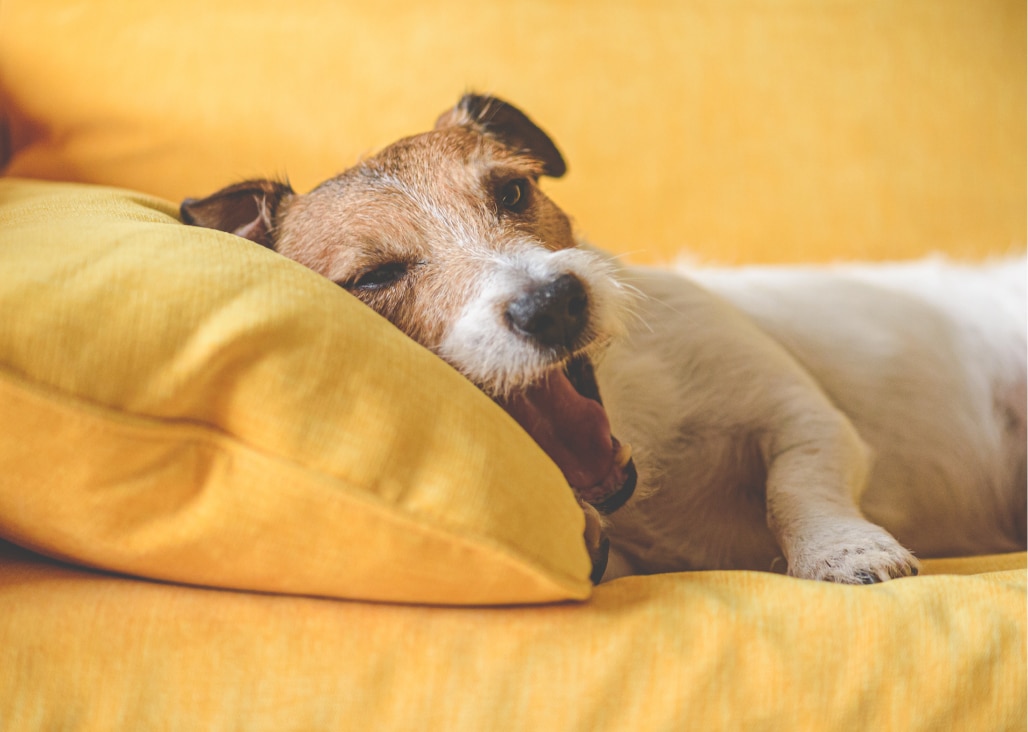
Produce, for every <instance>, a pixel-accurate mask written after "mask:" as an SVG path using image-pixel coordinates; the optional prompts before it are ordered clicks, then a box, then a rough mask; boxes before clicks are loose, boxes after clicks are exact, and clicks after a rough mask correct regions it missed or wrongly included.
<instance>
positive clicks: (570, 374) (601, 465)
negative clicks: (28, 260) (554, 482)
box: [440, 247, 637, 513]
mask: <svg viewBox="0 0 1028 732" xmlns="http://www.w3.org/2000/svg"><path fill="white" fill-rule="evenodd" d="M490 264H491V267H489V268H488V269H487V270H486V273H485V274H484V276H483V277H482V279H481V280H480V281H479V282H478V283H477V288H476V289H477V292H476V294H475V295H474V296H473V297H471V298H470V299H469V301H468V304H467V305H466V306H465V308H464V311H463V312H462V313H461V316H460V317H459V318H458V319H457V321H456V322H455V323H454V324H453V326H452V327H451V328H450V329H449V330H448V332H447V334H446V337H445V338H444V340H443V343H442V345H441V348H440V355H441V356H442V357H443V358H444V359H446V360H447V361H449V362H450V363H451V364H452V365H454V366H455V367H456V368H457V369H458V370H459V371H461V372H462V373H463V374H464V375H465V376H467V377H468V378H469V379H470V380H471V381H473V382H474V383H476V384H477V385H478V386H479V387H480V388H481V389H482V390H483V391H485V392H486V393H487V394H489V395H490V396H492V397H493V399H495V400H496V402H497V403H498V404H500V406H502V407H503V408H504V409H505V410H506V411H507V412H508V413H509V414H510V415H511V416H512V417H513V418H514V419H515V420H516V421H517V422H518V423H519V424H520V425H521V426H522V428H524V429H525V431H527V432H528V433H529V435H531V436H532V438H533V439H534V440H535V441H536V442H537V443H538V444H539V446H540V447H541V448H542V449H543V450H544V451H545V452H546V453H547V454H548V455H549V456H550V458H551V459H552V460H553V461H554V462H555V463H556V464H557V465H558V467H560V469H561V471H562V472H563V473H564V477H565V478H566V479H567V481H568V483H569V484H570V485H571V487H572V488H573V489H574V490H575V492H576V494H577V495H578V497H579V498H580V499H582V500H584V501H586V502H588V503H590V504H591V505H593V506H594V507H596V508H597V510H599V511H600V513H612V512H613V511H616V510H617V509H618V508H620V507H621V506H622V505H624V503H625V502H626V501H627V500H628V499H629V498H630V497H631V496H632V493H633V491H634V489H635V483H636V479H637V475H636V470H635V465H634V463H633V462H632V460H631V449H630V448H629V447H628V446H627V445H623V444H622V443H621V442H619V441H618V439H617V438H616V437H614V436H613V435H612V430H611V425H610V421H609V419H608V418H607V413H606V410H605V409H604V407H603V402H602V398H601V395H600V391H599V387H598V386H597V383H596V377H595V372H594V362H596V361H597V359H600V358H602V354H603V351H604V350H605V348H606V346H607V345H608V344H609V342H610V341H611V339H612V338H615V337H617V336H618V335H620V334H621V333H623V331H624V321H625V318H626V317H627V314H628V312H629V311H630V305H631V300H632V294H631V290H630V289H629V288H628V287H626V286H625V285H624V284H623V283H622V282H621V280H620V279H619V278H618V276H617V271H616V266H615V265H614V264H613V262H612V261H610V260H609V259H606V258H605V257H603V256H601V255H600V254H598V253H596V252H594V251H591V250H588V249H584V248H575V249H566V250H561V251H559V252H551V251H548V250H545V249H542V248H541V247H531V248H526V249H524V250H522V251H520V252H517V253H513V254H506V255H497V256H496V257H495V258H494V261H493V262H491V263H490ZM565 274H571V275H574V276H575V277H577V278H578V279H579V280H581V281H582V282H583V283H584V284H585V287H586V291H587V296H588V319H587V323H586V325H585V328H584V329H583V331H582V333H581V334H580V335H579V336H578V337H577V338H576V342H575V343H574V344H568V345H566V346H565V345H562V346H560V347H552V346H542V345H540V344H538V343H535V342H533V341H532V340H531V339H529V338H526V337H525V336H524V335H523V334H519V333H517V332H516V331H515V330H514V329H512V328H510V327H509V324H508V323H506V322H505V320H504V314H503V313H504V311H505V308H506V304H507V303H509V302H510V301H511V300H512V299H513V298H514V297H516V296H517V294H518V293H519V292H521V291H523V290H524V289H525V288H526V287H530V286H532V285H533V284H534V283H539V282H545V281H547V280H552V279H555V278H556V277H559V276H562V275H565Z"/></svg>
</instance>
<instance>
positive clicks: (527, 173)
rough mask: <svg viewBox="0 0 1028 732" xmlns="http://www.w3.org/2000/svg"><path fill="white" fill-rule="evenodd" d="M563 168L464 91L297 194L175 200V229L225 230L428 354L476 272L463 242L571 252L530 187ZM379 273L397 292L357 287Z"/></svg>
mask: <svg viewBox="0 0 1028 732" xmlns="http://www.w3.org/2000/svg"><path fill="white" fill-rule="evenodd" d="M565 170H566V167H565V164H564V161H563V158H562V157H561V155H560V153H559V151H558V150H557V149H556V147H555V146H554V145H553V143H552V142H551V141H550V139H549V138H548V137H547V136H546V135H545V134H544V133H542V132H541V130H539V129H538V128H537V127H536V126H535V125H534V124H533V123H531V122H530V121H529V120H528V119H527V118H526V117H525V116H524V115H523V114H522V113H521V112H519V111H518V110H517V109H515V108H514V107H511V106H510V105H507V104H506V103H504V102H502V101H499V100H495V99H492V98H489V97H479V96H475V95H467V96H465V97H464V98H463V99H462V100H461V102H460V103H459V104H458V105H457V106H456V107H455V108H454V109H452V110H450V111H449V112H446V113H444V114H443V115H442V116H441V117H440V118H439V120H438V121H437V123H436V127H435V129H433V130H432V131H430V132H426V133H423V134H420V135H415V136H413V137H408V138H405V139H402V140H400V141H398V142H396V143H394V144H392V145H390V146H389V147H387V148H385V149H384V150H382V151H381V152H379V153H378V154H377V155H375V156H373V157H370V158H368V159H366V160H363V161H362V162H360V163H359V164H357V165H355V166H354V167H352V168H350V169H349V170H347V171H345V172H343V173H342V174H340V175H338V176H336V177H335V178H332V179H330V180H328V181H326V182H324V183H322V184H321V185H319V186H318V187H317V188H315V189H314V190H312V191H311V192H309V193H307V194H297V193H295V192H294V191H293V190H292V188H291V187H289V186H288V185H287V184H284V183H278V182H275V181H268V180H253V181H246V182H243V183H238V184H236V185H233V186H230V187H229V188H226V189H224V190H223V191H220V192H219V193H216V194H215V195H213V196H210V197H208V198H206V199H203V200H202V201H195V200H189V201H186V202H185V203H184V204H183V206H182V213H183V218H184V220H186V222H187V223H192V224H196V225H200V226H207V227H210V228H217V229H222V230H228V231H233V233H236V234H239V235H240V236H244V237H246V238H249V239H252V240H254V241H257V242H259V243H261V244H263V245H264V246H268V247H270V248H274V249H275V250H276V251H278V252H279V253H281V254H283V255H285V256H286V257H289V258H290V259H293V260H295V261H297V262H299V263H300V264H303V265H304V266H306V267H309V268H310V269H312V270H314V271H315V272H318V273H319V274H322V275H324V276H325V277H328V278H329V279H331V280H333V281H335V282H337V283H339V284H340V285H341V286H343V287H344V288H346V289H347V290H349V291H350V292H352V293H353V294H354V295H356V296H357V297H358V298H360V299H361V300H363V301H364V302H365V303H366V304H368V305H370V306H371V307H372V308H374V309H375V310H376V311H378V312H379V313H381V314H382V315H384V316H385V317H386V318H388V319H389V320H391V321H392V322H393V323H394V324H396V325H397V326H398V327H399V328H400V329H401V330H403V331H404V332H405V333H407V334H408V335H409V336H411V337H412V338H413V339H414V340H416V341H418V342H419V343H421V344H422V345H424V346H427V347H428V348H429V349H432V350H436V351H438V348H439V345H440V341H441V338H442V328H443V326H444V325H445V324H447V323H451V322H453V320H454V319H455V318H456V316H457V314H458V313H459V311H460V309H461V307H462V305H463V304H464V297H463V294H464V293H463V292H462V290H461V288H460V287H459V283H461V282H467V281H469V280H471V279H473V278H474V277H475V275H476V269H477V268H476V266H475V263H474V257H475V256H477V255H480V253H476V252H474V251H471V250H470V248H469V247H468V244H469V243H470V242H475V241H477V242H480V243H481V245H482V250H483V251H486V250H491V251H495V252H502V251H503V250H504V248H505V247H508V246H509V244H508V243H509V242H514V241H517V240H519V239H523V238H530V239H532V240H533V241H535V242H538V243H540V244H542V245H543V246H545V247H547V248H549V249H552V250H557V249H564V248H569V247H573V246H575V244H576V242H575V239H574V236H573V234H572V229H571V224H570V222H569V221H568V218H567V216H565V214H564V213H563V211H561V210H560V208H558V207H557V206H556V205H555V204H554V203H553V202H552V201H551V200H550V199H549V198H547V197H546V195H545V194H544V193H543V192H542V190H541V189H540V188H539V186H538V185H537V181H538V179H539V177H540V176H543V175H550V176H560V175H563V174H564V172H565ZM517 182H523V183H524V188H523V190H522V192H521V196H522V197H521V200H519V201H518V202H517V205H516V207H514V208H511V207H509V206H505V205H504V203H503V199H504V195H505V192H506V191H508V188H507V186H509V185H510V184H511V183H517ZM412 201H416V202H417V204H416V205H414V204H412V203H411V202H412ZM426 212H432V213H433V214H434V215H430V216H426ZM456 227H459V229H460V230H459V231H456V230H455V228H456ZM354 244H359V246H354ZM429 252H431V257H429V256H428V255H429ZM383 268H385V269H383ZM389 268H395V270H394V271H396V272H399V270H400V269H402V270H404V271H403V273H402V277H401V281H400V282H398V283H397V285H398V286H393V287H388V288H385V287H382V288H374V287H366V286H361V282H362V278H365V277H367V276H368V275H370V274H371V273H375V272H381V271H384V272H385V275H383V276H386V275H388V274H389V272H390V269H389ZM480 386H483V387H487V385H485V384H480Z"/></svg>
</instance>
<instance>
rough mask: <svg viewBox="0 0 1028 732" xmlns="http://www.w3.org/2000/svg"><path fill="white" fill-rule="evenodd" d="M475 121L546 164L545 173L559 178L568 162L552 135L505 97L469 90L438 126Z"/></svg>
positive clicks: (504, 142) (505, 142) (508, 143)
mask: <svg viewBox="0 0 1028 732" xmlns="http://www.w3.org/2000/svg"><path fill="white" fill-rule="evenodd" d="M454 125H471V126H473V127H476V128H478V129H479V130H481V131H482V132H484V133H485V134H487V135H490V136H491V137H494V138H496V139H497V140H499V141H500V142H502V143H503V144H504V145H507V146H508V147H511V148H513V149H515V150H519V151H521V152H525V153H528V154H529V155H531V156H532V157H534V158H536V159H537V160H539V161H540V162H542V164H543V173H544V174H545V175H549V176H552V177H554V178H559V177H561V176H562V175H564V173H566V172H567V169H568V168H567V164H566V163H565V162H564V157H563V156H562V155H561V154H560V150H558V149H557V146H556V145H555V144H553V140H551V139H550V137H549V135H547V134H546V133H545V132H543V131H542V130H541V129H539V126H538V125H537V124H536V123H535V122H533V121H532V120H530V119H529V118H528V115H526V114H525V113H524V112H522V111H521V110H520V109H518V108H517V107H515V106H514V105H513V104H508V103H507V102H505V101H503V100H502V99H497V98H496V97H490V96H486V95H482V94H465V95H464V96H463V97H461V100H460V101H459V102H457V106H456V107H454V108H453V109H450V110H447V111H446V112H444V113H443V114H442V115H441V116H440V117H439V119H438V120H436V123H435V126H436V129H439V128H442V127H452V126H454Z"/></svg>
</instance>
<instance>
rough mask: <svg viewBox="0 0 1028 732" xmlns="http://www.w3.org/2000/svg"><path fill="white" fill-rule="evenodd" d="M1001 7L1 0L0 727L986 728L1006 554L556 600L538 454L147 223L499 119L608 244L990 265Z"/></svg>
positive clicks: (739, 576) (359, 310) (505, 426)
mask: <svg viewBox="0 0 1028 732" xmlns="http://www.w3.org/2000/svg"><path fill="white" fill-rule="evenodd" d="M1025 54H1026V51H1025V6H1024V3H1023V2H1008V1H1006V0H1002V1H1001V0H995V1H991V0H990V1H987V2H981V3H967V2H963V0H918V1H915V2H905V3H894V2H891V1H887V0H868V1H867V2H860V3H857V2H849V1H845V2H844V1H843V0H832V1H830V2H822V1H816V2H815V0H782V2H779V3H766V2H762V1H758V0H740V1H739V2H733V3H718V2H713V1H708V0H686V1H683V2H671V1H670V0H664V1H661V0H652V1H650V0H644V1H642V2H636V3H631V4H629V3H616V2H606V1H605V0H601V1H599V2H598V1H597V0H589V2H585V1H584V0H568V1H567V2H559V3H554V2H545V1H543V0H529V1H528V2H525V3H520V4H517V5H512V6H506V5H493V4H486V3H473V2H458V1H457V0H446V1H444V2H442V3H438V4H434V5H424V4H417V3H412V2H409V0H381V2H378V3H373V4H372V3H365V4H356V3H327V2H318V1H317V0H294V1H293V2H290V3H279V2H271V1H270V0H250V1H249V2H245V3H244V2H239V1H238V0H205V1H204V2H199V1H198V0H180V2H177V3H173V4H168V3H159V2H155V0H139V1H138V2H134V3H121V2H115V1H114V0H94V1H92V2H85V0H4V2H2V3H0V164H2V165H3V166H4V167H3V171H4V176H3V178H0V313H2V315H0V649H2V650H0V659H2V661H3V663H2V664H0V729H2V730H5V731H7V730H15V731H21V730H50V729H69V730H70V729H74V730H111V729H125V730H164V729H168V730H197V729H204V730H223V729H225V730H227V729H233V730H235V729H243V730H349V729H352V730H411V729H433V730H435V729H438V730H476V731H479V730H492V729H497V730H680V729H769V730H805V729H824V730H848V729H852V730H866V729H904V730H918V729H923V730H938V729H975V730H984V729H1003V730H1006V729H1011V730H1013V729H1022V730H1023V729H1024V728H1025V725H1026V723H1028V720H1026V693H1025V689H1026V684H1028V674H1026V642H1028V639H1026V627H1025V626H1026V602H1025V597H1026V594H1025V593H1026V569H1025V565H1026V559H1025V555H1024V554H1023V553H1022V554H1013V555H1004V556H993V557H970V558H949V559H934V560H931V559H930V560H927V561H925V570H926V571H925V572H924V573H923V574H922V575H921V576H919V577H916V578H908V579H903V580H897V581H894V582H890V583H887V584H884V585H880V586H872V587H840V586H833V585H828V584H822V583H814V582H806V581H800V580H794V579H790V578H787V577H783V576H779V575H774V574H769V573H753V572H696V573H682V574H671V575H659V576H650V577H632V578H625V579H622V580H617V581H615V582H611V583H609V584H606V585H601V586H599V587H596V588H593V587H592V586H591V585H590V584H589V582H588V575H589V569H590V567H589V561H588V557H587V555H586V553H585V549H584V547H583V545H582V540H581V533H582V526H583V523H582V517H581V513H580V511H579V510H578V509H577V506H576V503H575V501H574V499H573V497H572V496H571V494H570V491H569V489H568V488H567V486H566V485H565V484H564V482H563V479H562V477H561V475H560V472H559V470H557V469H556V467H555V466H554V465H552V463H550V462H549V460H548V459H547V458H546V456H545V455H544V454H543V453H541V452H540V451H539V450H538V448H536V446H535V445H534V444H533V443H532V442H531V440H530V439H529V438H528V437H527V436H525V435H524V434H523V433H522V432H521V431H520V430H519V428H518V427H517V426H516V425H515V424H514V423H513V421H512V420H510V419H509V418H508V417H507V415H506V414H504V413H503V412H502V411H501V410H500V409H499V408H498V407H496V406H495V405H494V404H492V402H491V401H489V400H488V399H486V398H485V397H484V396H483V395H482V394H480V393H479V392H478V391H477V390H475V389H474V388H473V387H471V386H470V385H469V384H468V383H466V382H465V381H464V380H463V379H462V378H461V377H459V376H458V375H456V374H455V373H454V372H453V371H452V370H450V369H449V367H447V366H446V365H445V364H443V363H442V362H440V361H438V360H437V359H436V358H434V357H433V356H432V355H430V354H428V353H427V352H426V351H424V350H423V349H421V348H420V347H419V346H417V345H416V344H414V343H412V342H410V341H409V340H407V339H406V338H405V337H403V336H402V335H401V334H399V333H398V332H397V331H396V330H395V329H393V328H392V326H390V325H389V324H388V323H386V322H385V321H383V320H382V319H381V318H379V317H378V316H376V315H375V314H373V313H371V312H370V311H368V310H367V309H365V308H364V307H363V306H361V305H359V304H358V303H356V301H354V300H353V299H352V298H350V297H349V296H348V295H347V294H345V293H344V292H342V291H341V290H340V289H339V288H337V287H335V286H334V285H332V284H331V283H329V282H327V281H325V280H323V279H321V278H319V277H317V276H316V275H314V274H312V273H311V272H309V271H307V270H305V269H303V268H301V267H299V266H297V265H295V264H293V263H291V262H289V261H286V260H284V259H282V258H281V257H279V256H278V255H276V254H274V253H272V252H269V251H267V250H264V249H262V248H260V247H258V246H256V245H252V244H250V243H249V242H246V241H243V240H240V239H237V238H235V237H232V236H229V235H226V234H222V233H220V232H214V231H208V230H199V229H195V228H191V227H185V226H183V225H181V223H180V222H179V221H178V218H177V213H176V212H177V203H178V201H179V200H180V199H182V198H183V197H186V196H196V195H202V194H205V193H208V192H211V191H213V190H215V189H216V188H218V187H220V186H222V185H224V184H226V183H229V182H232V181H235V180H237V179H241V178H244V177H248V176H252V175H262V176H266V175H288V176H289V178H290V179H291V180H292V182H293V184H294V186H295V187H296V188H298V189H307V188H309V187H311V186H313V185H314V184H316V183H317V182H318V181H320V180H322V179H324V178H326V177H329V176H330V175H332V174H333V173H335V172H337V171H339V170H341V169H343V168H345V167H347V166H348V165H349V164H350V163H352V162H353V161H354V160H356V159H357V158H358V157H359V156H360V155H361V154H363V153H366V152H368V151H370V150H374V149H375V148H377V147H379V146H381V145H384V144H386V143H388V142H390V141H392V140H393V139H396V138H397V137H399V136H401V135H404V134H409V133H414V132H418V131H421V130H424V129H426V128H427V127H428V126H429V125H430V124H431V121H432V120H434V119H435V117H436V116H437V115H438V113H439V112H441V111H442V110H443V109H445V108H446V107H447V106H449V105H451V104H453V103H454V102H455V101H456V99H457V98H458V96H459V95H460V94H461V93H462V92H463V91H465V90H466V89H468V88H475V89H480V90H488V91H491V92H494V93H497V94H499V95H501V96H503V97H505V98H508V99H510V100H511V101H514V102H515V103H516V104H518V105H519V106H521V107H522V108H523V109H525V110H526V111H528V113H529V114H531V115H532V116H533V117H534V118H535V119H536V120H538V121H539V122H540V123H541V124H542V125H543V126H544V127H545V128H546V129H547V130H548V131H549V132H550V133H551V134H552V135H553V136H554V138H555V139H556V140H557V142H558V144H559V145H560V146H561V147H562V150H563V151H564V153H565V156H566V157H567V159H568V161H569V163H570V173H569V175H568V176H567V177H566V179H563V180H561V181H553V182H549V183H548V184H547V185H548V191H549V192H550V193H551V195H552V196H553V197H554V198H555V199H556V200H557V201H558V202H559V203H560V204H561V205H562V206H563V207H564V208H565V209H566V210H567V211H568V212H569V213H571V214H572V216H573V217H574V218H575V220H576V225H577V226H578V228H579V229H580V230H581V231H583V232H584V233H586V234H587V235H588V236H589V238H590V239H591V240H592V241H594V242H595V243H597V244H599V245H601V246H603V247H605V248H608V249H611V250H614V251H616V252H619V253H621V254H623V255H624V256H626V257H628V258H630V259H633V260H636V261H647V262H655V261H666V260H670V259H673V258H675V257H677V256H679V255H681V254H682V253H683V252H688V253H689V255H690V256H693V257H696V258H700V259H705V260H715V261H720V262H758V261H759V262H785V261H825V260H829V259H839V258H864V259H881V258H886V257H889V258H903V257H911V256H916V255H920V254H924V253H927V252H932V251H942V252H947V253H950V254H953V255H958V256H965V257H983V256H987V255H989V254H992V253H998V252H1004V251H1007V250H1009V249H1011V248H1012V247H1013V248H1023V246H1024V238H1025V229H1026V213H1025V200H1026V197H1028V194H1026V183H1025V179H1026V176H1025V124H1026V122H1025V87H1026V83H1025V65H1024V58H1025Z"/></svg>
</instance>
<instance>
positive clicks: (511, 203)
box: [499, 178, 528, 213]
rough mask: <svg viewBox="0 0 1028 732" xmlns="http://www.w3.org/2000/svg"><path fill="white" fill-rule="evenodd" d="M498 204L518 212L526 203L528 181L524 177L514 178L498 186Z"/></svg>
mask: <svg viewBox="0 0 1028 732" xmlns="http://www.w3.org/2000/svg"><path fill="white" fill-rule="evenodd" d="M499 198H500V205H501V206H503V207H504V208H505V209H507V210H508V211H513V212H514V213H520V212H521V211H523V210H524V209H525V206H526V205H528V181H527V180H525V179H524V178H515V179H514V180H511V181H507V182H506V183H504V184H503V187H502V188H500V196H499Z"/></svg>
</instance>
